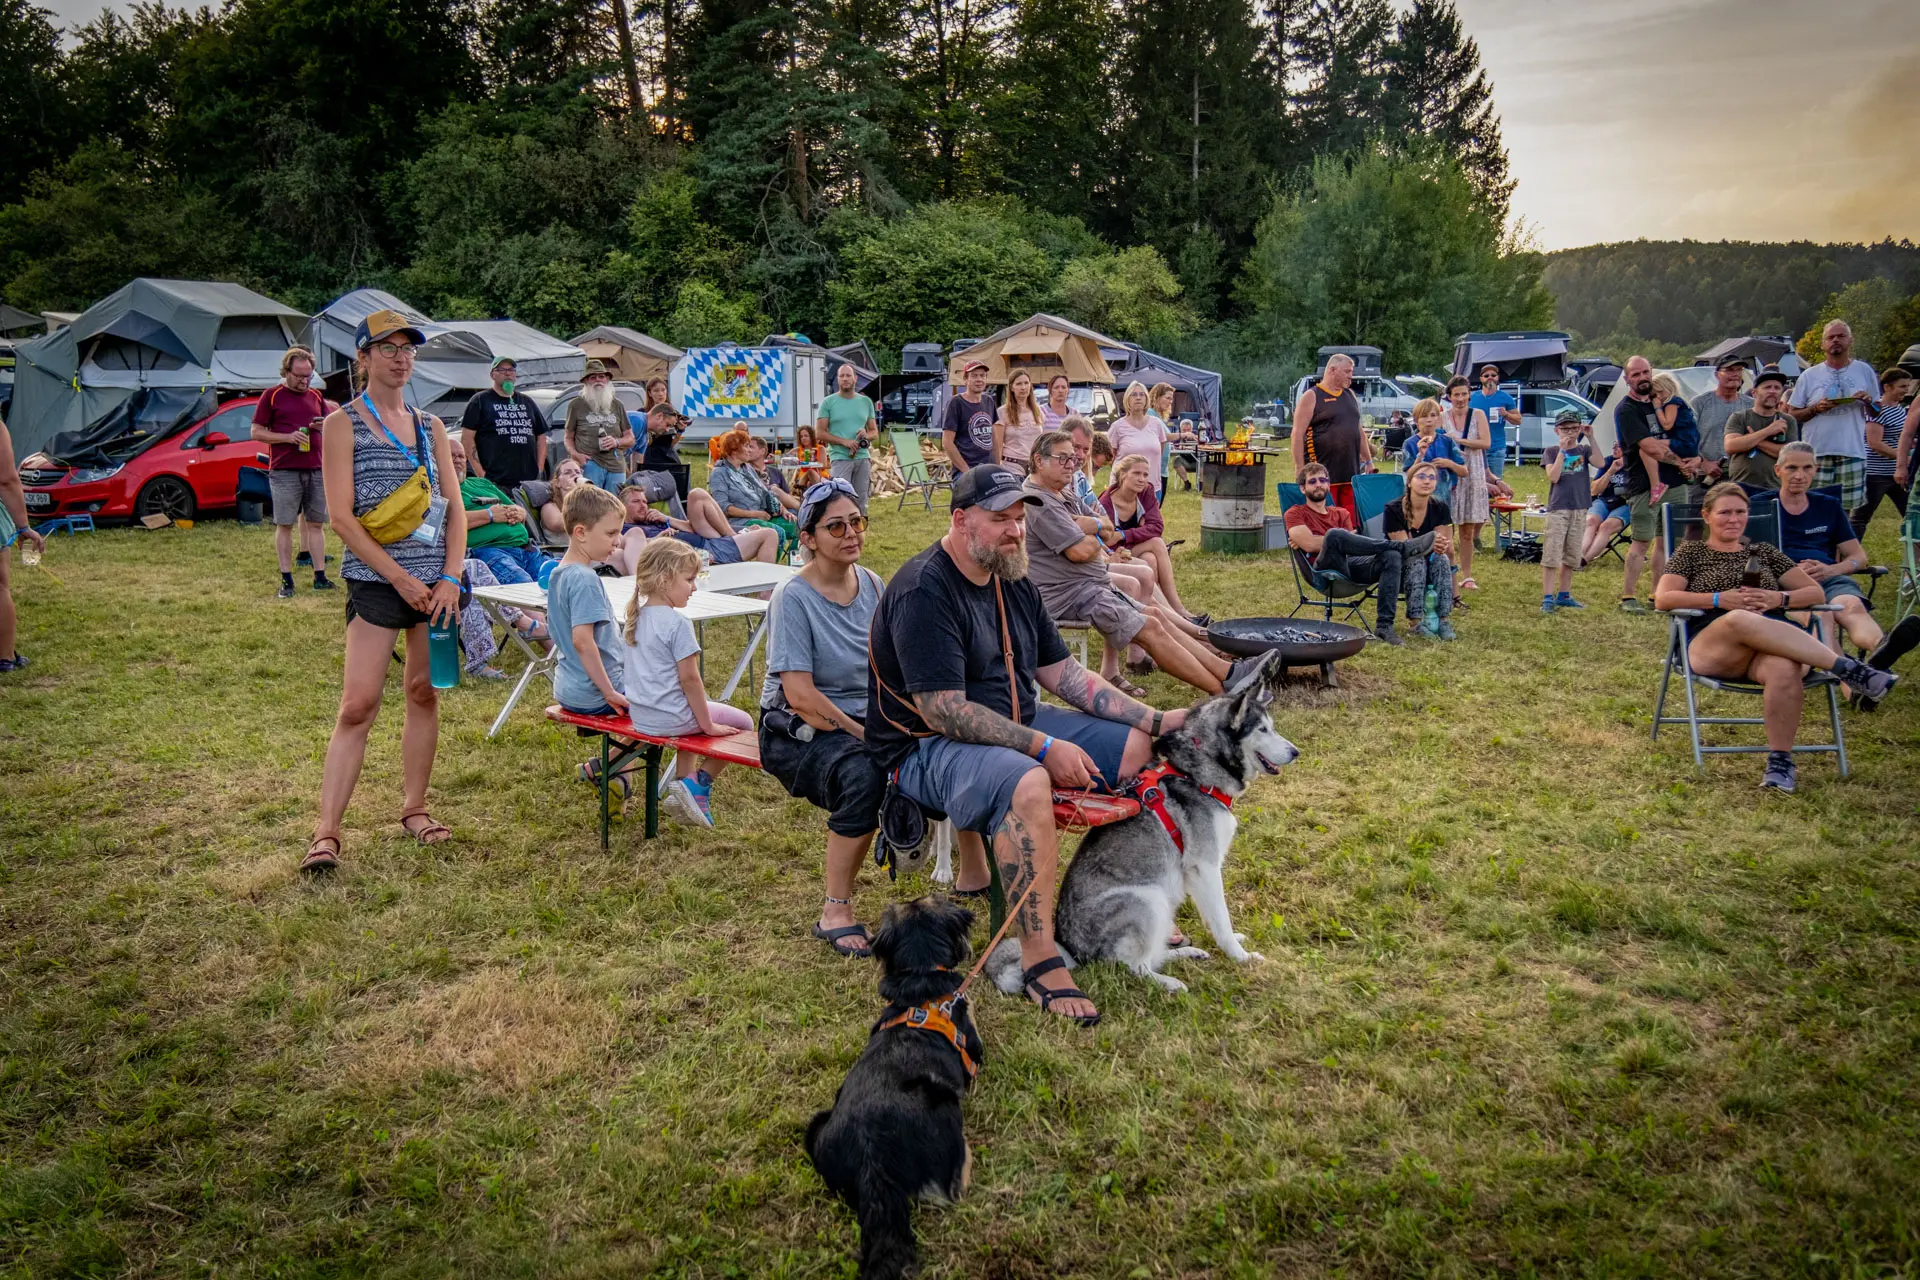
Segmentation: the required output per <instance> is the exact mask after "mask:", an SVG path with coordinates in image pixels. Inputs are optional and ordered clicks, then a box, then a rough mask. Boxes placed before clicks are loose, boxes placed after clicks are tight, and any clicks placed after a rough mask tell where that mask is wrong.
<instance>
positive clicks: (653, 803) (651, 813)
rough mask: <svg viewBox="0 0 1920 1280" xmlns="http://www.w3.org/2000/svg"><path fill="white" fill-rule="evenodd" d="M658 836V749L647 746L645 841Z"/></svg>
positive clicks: (655, 746) (651, 744) (655, 744)
mask: <svg viewBox="0 0 1920 1280" xmlns="http://www.w3.org/2000/svg"><path fill="white" fill-rule="evenodd" d="M659 834H660V747H659V744H657V743H649V744H648V745H647V839H649V840H651V839H653V838H654V837H655V836H657V835H659Z"/></svg>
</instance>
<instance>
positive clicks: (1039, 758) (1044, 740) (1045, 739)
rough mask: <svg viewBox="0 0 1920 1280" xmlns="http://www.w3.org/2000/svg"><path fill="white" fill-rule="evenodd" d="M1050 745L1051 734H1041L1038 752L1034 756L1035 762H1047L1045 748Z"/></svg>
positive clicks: (1051, 740) (1051, 742) (1051, 744)
mask: <svg viewBox="0 0 1920 1280" xmlns="http://www.w3.org/2000/svg"><path fill="white" fill-rule="evenodd" d="M1051 746H1053V735H1052V734H1050V733H1043V734H1041V735H1040V754H1039V755H1036V756H1035V757H1034V762H1035V763H1037V764H1045V763H1046V762H1047V749H1048V748H1049V747H1051Z"/></svg>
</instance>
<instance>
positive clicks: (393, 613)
mask: <svg viewBox="0 0 1920 1280" xmlns="http://www.w3.org/2000/svg"><path fill="white" fill-rule="evenodd" d="M346 584H347V621H348V622H352V621H353V620H354V619H355V618H359V619H361V620H363V621H366V622H371V623H372V624H373V625H374V626H376V627H385V628H386V629H387V630H389V631H410V630H412V629H413V628H414V627H417V626H419V625H420V624H421V623H423V622H426V621H428V620H429V618H428V615H427V614H424V613H422V612H420V610H418V609H416V608H414V607H413V606H412V605H410V604H408V603H407V601H406V597H404V596H402V595H401V594H400V593H399V592H398V591H395V590H394V589H393V584H392V583H391V582H387V581H385V580H384V579H382V580H381V581H379V582H362V581H361V580H360V579H358V578H348V579H346Z"/></svg>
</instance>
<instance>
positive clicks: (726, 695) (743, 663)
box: [719, 617, 767, 702]
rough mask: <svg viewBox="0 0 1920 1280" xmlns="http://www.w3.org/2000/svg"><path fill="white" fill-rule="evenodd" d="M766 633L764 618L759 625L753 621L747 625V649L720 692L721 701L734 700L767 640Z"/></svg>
mask: <svg viewBox="0 0 1920 1280" xmlns="http://www.w3.org/2000/svg"><path fill="white" fill-rule="evenodd" d="M766 633H767V624H766V621H765V618H764V617H763V618H762V620H761V621H760V622H758V623H754V622H751V621H750V622H748V623H747V647H746V649H745V651H744V652H742V653H741V655H740V660H739V661H738V662H736V663H734V664H733V674H732V675H730V676H728V677H727V683H726V687H725V688H723V689H721V690H720V697H719V701H721V702H728V701H731V700H732V698H733V691H734V690H735V689H738V688H739V687H740V681H741V678H742V677H744V676H745V675H746V674H747V669H748V667H749V666H750V665H751V664H752V662H753V659H754V655H755V654H757V653H758V652H759V650H760V642H761V641H762V640H763V639H765V638H766Z"/></svg>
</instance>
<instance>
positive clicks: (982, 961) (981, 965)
mask: <svg viewBox="0 0 1920 1280" xmlns="http://www.w3.org/2000/svg"><path fill="white" fill-rule="evenodd" d="M988 856H989V857H991V856H992V854H988ZM1039 887H1040V877H1039V876H1035V877H1034V878H1033V880H1032V881H1031V882H1030V883H1029V884H1028V885H1027V891H1026V892H1025V893H1023V894H1021V895H1020V897H1019V899H1018V900H1017V901H1015V902H1014V904H1013V907H1012V909H1010V910H1009V911H1008V912H1007V918H1006V919H1004V920H1002V921H1001V922H1000V930H999V932H997V933H995V934H994V935H993V937H992V938H991V939H989V940H988V942H987V946H986V949H985V950H984V951H982V952H981V953H980V958H979V959H978V960H976V961H974V962H973V968H971V969H969V970H968V971H967V976H966V977H964V978H962V979H961V980H960V985H959V986H958V987H956V988H955V989H954V992H953V998H954V999H955V1000H958V999H959V998H960V997H961V996H964V995H965V994H967V988H968V987H970V986H972V985H973V980H974V979H975V978H977V977H979V976H980V971H981V970H982V969H985V968H986V967H987V961H988V960H989V959H990V958H991V957H992V955H993V949H994V948H995V947H997V946H999V945H1000V940H1001V939H1002V938H1004V937H1006V936H1007V930H1008V928H1010V927H1011V926H1012V924H1013V922H1014V919H1015V917H1017V916H1018V915H1019V914H1020V908H1022V907H1024V906H1026V905H1027V899H1028V898H1029V897H1031V896H1032V894H1033V891H1034V890H1035V889H1037V888H1039Z"/></svg>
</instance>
